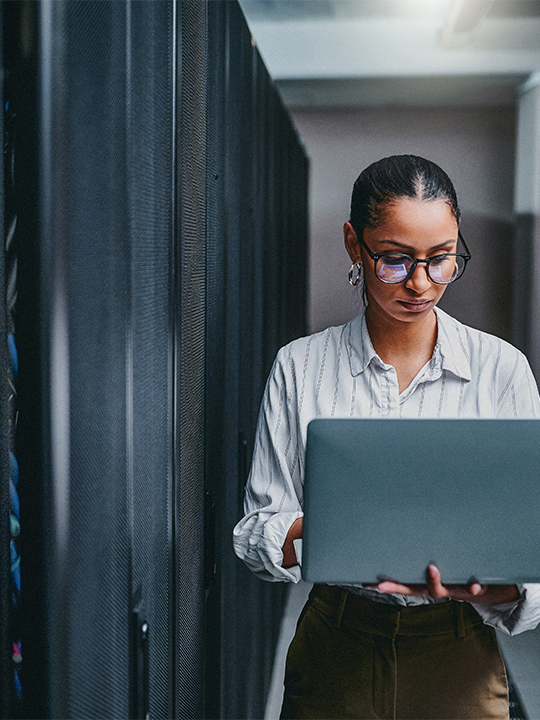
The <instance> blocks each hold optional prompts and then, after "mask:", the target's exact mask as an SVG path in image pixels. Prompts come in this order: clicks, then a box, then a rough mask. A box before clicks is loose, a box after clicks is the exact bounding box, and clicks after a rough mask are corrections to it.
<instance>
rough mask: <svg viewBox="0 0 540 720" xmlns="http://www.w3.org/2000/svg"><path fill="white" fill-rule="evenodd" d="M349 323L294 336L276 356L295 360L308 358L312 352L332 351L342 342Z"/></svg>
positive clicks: (323, 352)
mask: <svg viewBox="0 0 540 720" xmlns="http://www.w3.org/2000/svg"><path fill="white" fill-rule="evenodd" d="M351 322H353V321H351ZM349 324H350V323H345V324H343V325H335V326H331V327H328V328H325V329H324V330H320V331H319V332H316V333H312V334H311V335H305V336H304V337H300V338H296V340H292V341H291V342H289V343H287V345H284V346H283V347H282V348H281V349H280V350H279V352H278V354H277V358H278V360H281V361H289V362H290V361H291V360H292V361H293V362H297V361H299V360H305V359H306V357H308V358H309V357H310V356H311V355H312V354H316V355H319V354H322V355H327V354H328V353H333V352H334V351H335V350H336V349H337V348H338V347H339V346H340V345H341V344H342V343H343V342H344V336H345V334H346V331H347V328H348V326H349Z"/></svg>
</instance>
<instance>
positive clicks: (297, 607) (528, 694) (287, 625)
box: [265, 582, 540, 720]
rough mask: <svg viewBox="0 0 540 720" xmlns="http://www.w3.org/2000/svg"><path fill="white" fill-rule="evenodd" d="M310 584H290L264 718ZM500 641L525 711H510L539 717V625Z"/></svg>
mask: <svg viewBox="0 0 540 720" xmlns="http://www.w3.org/2000/svg"><path fill="white" fill-rule="evenodd" d="M310 587H311V586H310V585H308V584H307V583H304V582H300V583H298V585H293V586H291V588H290V590H289V597H288V600H287V604H286V608H285V614H284V616H283V620H282V624H281V634H280V638H279V642H278V647H277V650H276V656H275V661H274V670H273V674H272V684H271V687H270V692H269V695H268V701H267V704H266V713H265V720H278V719H279V712H280V709H281V701H282V698H283V675H284V672H285V657H286V655H287V648H288V647H289V643H290V642H291V640H292V638H293V635H294V631H295V627H296V620H297V618H298V615H299V614H300V611H301V609H302V607H303V605H304V603H305V601H306V599H307V596H308V593H309V590H310ZM499 642H500V645H501V648H502V652H503V655H504V657H505V660H506V664H507V667H508V670H509V673H510V675H511V677H512V680H513V685H514V689H515V691H516V693H517V695H518V697H519V700H520V702H521V706H522V710H523V711H524V714H519V713H517V714H515V715H511V716H512V717H516V718H517V717H520V718H522V719H524V718H526V719H527V720H540V627H539V628H538V629H537V630H534V631H532V632H526V633H522V634H521V635H516V636H515V637H508V636H507V635H503V634H502V633H499Z"/></svg>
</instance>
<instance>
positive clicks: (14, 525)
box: [0, 0, 540, 720]
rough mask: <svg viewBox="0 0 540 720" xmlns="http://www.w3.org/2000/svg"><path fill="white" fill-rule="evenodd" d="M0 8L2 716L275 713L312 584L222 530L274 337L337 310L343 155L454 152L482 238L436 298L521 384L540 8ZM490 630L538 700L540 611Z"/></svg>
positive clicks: (342, 271) (45, 2)
mask: <svg viewBox="0 0 540 720" xmlns="http://www.w3.org/2000/svg"><path fill="white" fill-rule="evenodd" d="M0 18H1V28H2V30H1V37H2V62H3V71H2V73H1V75H0V79H1V88H2V94H3V108H4V111H3V115H2V132H3V137H4V145H3V147H4V162H3V164H2V165H1V167H0V184H1V185H2V189H3V202H2V205H1V212H2V217H3V229H4V234H3V238H4V240H3V242H2V243H1V250H0V298H1V303H2V312H0V335H1V337H2V338H3V341H2V342H1V343H0V366H1V368H2V370H1V372H0V397H1V400H0V406H1V407H2V412H1V413H0V424H1V428H2V431H1V433H0V437H1V445H0V518H1V520H0V548H1V553H2V558H1V560H0V719H1V720H43V719H44V718H50V719H51V720H68V719H70V720H71V719H72V720H79V719H82V718H92V719H94V718H103V719H104V720H105V719H106V720H126V719H127V718H130V719H133V720H135V719H140V720H143V719H144V720H160V719H161V720H168V719H172V718H175V719H178V720H182V719H185V720H203V719H204V720H217V719H223V720H262V719H263V718H265V720H277V718H278V717H279V712H280V707H281V701H282V697H283V673H284V665H285V656H286V652H287V647H288V645H289V642H290V640H291V638H292V636H293V634H294V628H295V625H296V622H297V618H298V615H299V613H300V611H301V608H302V606H303V604H304V601H305V598H306V597H307V593H308V590H309V586H308V585H307V584H306V583H304V582H300V583H299V584H297V585H292V584H289V583H280V582H276V583H269V582H263V581H261V580H260V579H259V578H257V577H256V576H255V575H254V574H253V573H251V572H250V571H249V570H248V568H247V567H246V566H245V565H244V564H243V563H242V562H241V561H240V560H239V559H238V558H237V557H236V556H235V554H234V551H233V546H232V531H233V528H234V526H235V525H236V523H237V522H238V521H239V520H240V518H241V517H242V515H243V512H244V510H243V503H244V492H245V487H246V482H247V479H248V474H249V468H250V463H251V458H252V455H253V450H254V442H255V430H256V424H257V419H258V414H259V406H260V402H261V398H262V396H263V392H264V388H265V383H266V380H267V377H268V374H269V372H270V370H271V368H272V366H273V363H274V359H275V356H276V353H277V351H278V350H279V348H281V347H283V346H284V345H286V344H287V343H289V342H290V341H292V340H294V339H296V338H299V337H302V336H305V335H307V334H310V333H314V332H318V331H319V330H322V329H324V328H327V327H329V326H336V325H340V324H342V323H345V322H347V321H348V320H350V319H351V318H353V317H355V316H356V315H357V314H358V311H359V298H358V293H357V292H356V291H355V289H354V288H351V286H350V285H349V283H348V281H347V272H348V270H349V267H350V259H349V258H348V256H347V252H346V250H345V247H344V246H343V223H344V222H345V221H346V220H348V218H349V198H350V192H351V188H352V184H353V182H354V180H355V178H356V176H357V175H358V173H359V172H360V170H362V169H363V168H364V167H366V166H367V165H368V164H370V163H371V162H373V161H374V160H377V159H379V158H382V157H385V156H388V155H392V154H403V153H412V154H418V155H421V156H425V157H428V158H430V159H431V160H433V161H435V162H437V163H439V164H440V165H441V166H442V167H444V168H445V169H446V170H447V171H448V173H449V175H450V176H451V177H452V179H453V180H454V182H455V184H456V187H457V190H458V195H459V198H460V204H461V208H462V211H463V213H462V227H463V232H464V234H466V236H467V239H468V242H469V238H471V240H470V245H471V251H472V254H473V256H474V260H473V261H472V262H471V263H470V266H469V268H468V270H467V273H466V274H465V275H464V276H463V279H460V283H459V292H458V291H457V290H456V291H455V288H453V287H451V288H449V290H448V292H447V293H446V294H445V297H444V299H443V301H442V302H441V307H442V308H443V309H444V310H445V311H447V312H449V313H450V314H451V315H453V316H455V317H456V318H457V319H458V320H459V321H461V322H464V323H466V324H468V325H471V326H473V327H477V328H480V329H482V330H485V331H487V332H490V333H492V334H494V335H497V336H498V337H501V338H503V339H505V340H507V341H509V342H511V343H513V344H514V345H516V346H517V347H518V348H519V349H521V350H522V351H523V352H524V353H525V354H526V355H527V357H528V358H529V361H530V363H531V366H532V369H533V371H534V373H535V376H536V378H537V380H538V379H540V324H539V323H538V317H539V308H540V264H539V263H538V258H537V255H538V252H537V249H536V248H537V246H538V242H539V237H538V227H539V225H538V217H539V215H540V102H539V99H540V89H539V88H540V81H539V78H540V3H539V2H536V0H489V1H486V0H159V2H156V1H154V2H152V1H151V0H145V1H144V2H134V1H133V0H3V2H1V3H0ZM486 270H487V271H489V272H486ZM499 639H500V644H501V647H502V651H503V654H504V657H505V660H506V664H507V667H508V671H509V677H510V681H511V695H510V717H511V718H512V720H540V682H539V678H540V631H538V630H536V631H532V632H526V633H523V634H522V635H519V636H516V637H506V636H503V635H502V634H501V636H500V638H499Z"/></svg>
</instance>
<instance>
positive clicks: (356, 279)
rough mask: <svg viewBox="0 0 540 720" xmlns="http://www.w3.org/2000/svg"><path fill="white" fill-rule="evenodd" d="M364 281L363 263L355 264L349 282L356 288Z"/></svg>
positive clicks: (350, 272) (352, 266)
mask: <svg viewBox="0 0 540 720" xmlns="http://www.w3.org/2000/svg"><path fill="white" fill-rule="evenodd" d="M355 268H356V277H354V269H355ZM361 279H362V263H353V264H352V265H351V269H350V270H349V282H350V284H351V285H352V286H353V287H356V286H357V285H358V284H359V282H360V280H361Z"/></svg>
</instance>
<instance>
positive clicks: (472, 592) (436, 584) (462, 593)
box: [376, 565, 519, 605]
mask: <svg viewBox="0 0 540 720" xmlns="http://www.w3.org/2000/svg"><path fill="white" fill-rule="evenodd" d="M376 587H377V590H379V592H382V593H399V594H401V595H429V596H430V597H432V598H435V599H440V598H445V597H449V598H452V599H453V600H464V601H466V602H474V603H488V604H491V605H497V604H498V603H506V602H512V601H514V600H517V599H518V598H519V590H518V589H517V586H516V585H480V583H479V582H477V581H476V580H471V582H470V583H469V584H467V585H443V583H442V581H441V573H440V572H439V569H438V568H437V567H436V565H429V566H428V568H427V570H426V584H425V585H401V584H400V583H397V582H394V581H393V580H385V581H384V582H381V583H379V584H378V585H377V586H376Z"/></svg>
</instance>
